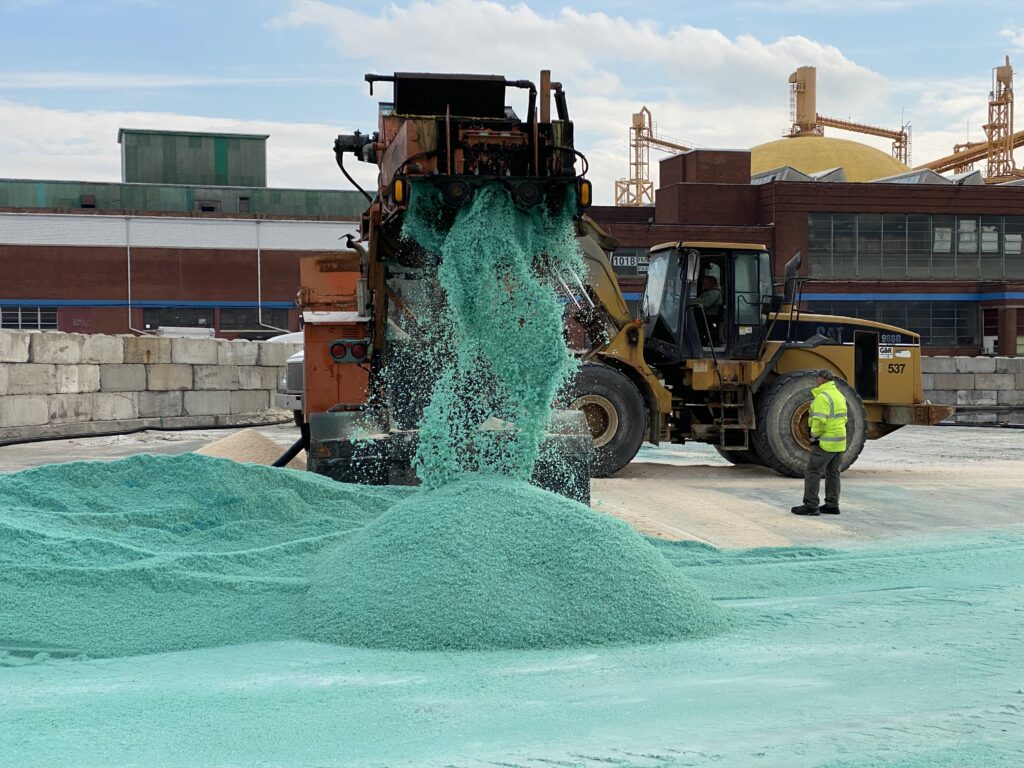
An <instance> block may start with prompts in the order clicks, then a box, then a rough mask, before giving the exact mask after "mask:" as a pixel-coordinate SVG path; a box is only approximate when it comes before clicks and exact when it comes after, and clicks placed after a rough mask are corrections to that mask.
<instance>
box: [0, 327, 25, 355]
mask: <svg viewBox="0 0 1024 768" xmlns="http://www.w3.org/2000/svg"><path fill="white" fill-rule="evenodd" d="M31 342H32V334H30V333H29V332H28V331H0V363H27V362H28V354H29V347H30V346H31Z"/></svg>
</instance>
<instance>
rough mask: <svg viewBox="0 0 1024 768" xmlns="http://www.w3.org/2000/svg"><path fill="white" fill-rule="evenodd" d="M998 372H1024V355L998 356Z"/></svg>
mask: <svg viewBox="0 0 1024 768" xmlns="http://www.w3.org/2000/svg"><path fill="white" fill-rule="evenodd" d="M996 373H1024V357H997V358H996Z"/></svg>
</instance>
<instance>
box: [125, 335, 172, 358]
mask: <svg viewBox="0 0 1024 768" xmlns="http://www.w3.org/2000/svg"><path fill="white" fill-rule="evenodd" d="M123 338H124V359H123V360H120V361H115V362H123V363H144V364H146V365H155V364H159V363H169V362H171V342H172V341H173V339H166V338H161V337H159V336H124V337H123Z"/></svg>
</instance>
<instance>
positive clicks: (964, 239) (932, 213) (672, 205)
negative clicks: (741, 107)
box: [591, 150, 1024, 355]
mask: <svg viewBox="0 0 1024 768" xmlns="http://www.w3.org/2000/svg"><path fill="white" fill-rule="evenodd" d="M750 167H751V163H750V153H749V152H747V151H722V150H693V151H691V152H686V153H683V154H681V155H676V156H674V157H671V158H668V159H666V160H663V161H662V162H661V187H660V189H658V190H657V195H656V202H655V205H654V206H653V207H643V208H615V207H611V206H596V207H594V208H593V209H592V210H591V215H592V216H593V218H594V219H595V220H596V221H597V222H598V223H600V224H601V225H602V226H603V227H604V228H605V229H607V230H608V231H609V232H610V233H611V234H612V235H613V236H614V237H616V238H617V239H618V240H619V243H620V248H619V249H618V250H617V251H616V252H615V254H614V255H613V261H614V263H615V267H616V271H617V272H618V274H619V280H620V283H621V285H622V287H623V291H624V293H626V295H627V299H629V300H633V301H635V300H637V299H639V296H640V293H641V292H642V290H643V285H644V281H645V263H646V260H645V256H644V251H645V249H646V248H649V247H650V246H652V245H655V244H658V243H663V242H667V241H672V240H683V241H685V240H692V241H699V240H703V241H718V242H743V243H763V244H764V245H766V246H767V247H768V248H769V249H771V251H772V253H773V254H774V259H775V272H776V275H777V276H781V274H782V266H783V264H784V263H785V262H786V261H787V260H788V259H789V258H790V257H791V256H792V255H793V254H794V253H796V252H797V251H799V252H801V253H802V254H803V266H802V269H801V273H802V274H803V275H804V276H806V277H807V278H808V279H809V281H808V282H807V283H806V285H805V287H804V294H803V298H804V306H805V307H806V308H808V309H810V310H815V311H824V312H830V313H834V314H843V315H853V316H857V317H862V318H868V319H872V320H880V321H883V322H887V323H892V324H894V325H899V326H902V327H906V328H909V329H911V330H914V331H916V332H918V333H920V334H921V337H922V342H923V344H924V346H925V347H926V351H927V352H929V353H931V354H979V353H982V352H990V353H998V354H1001V355H1013V354H1024V252H1022V239H1024V186H1022V185H1021V184H1020V183H1012V184H1001V185H996V186H988V185H984V184H982V183H981V180H980V177H979V176H978V175H977V174H969V175H965V176H963V177H960V178H954V179H949V178H946V177H941V176H938V175H937V174H934V173H931V172H926V173H925V172H909V173H904V174H901V175H898V176H894V177H889V178H883V179H879V180H877V181H873V182H869V183H846V182H845V181H842V180H840V181H835V179H843V174H842V172H841V169H839V168H837V169H830V170H829V171H826V172H823V173H820V174H816V175H815V176H809V175H807V174H803V173H800V172H799V171H796V170H795V169H793V168H779V169H774V170H773V171H771V172H768V173H764V174H761V175H759V176H755V177H754V178H753V179H752V178H751V176H750Z"/></svg>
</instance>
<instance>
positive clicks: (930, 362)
mask: <svg viewBox="0 0 1024 768" xmlns="http://www.w3.org/2000/svg"><path fill="white" fill-rule="evenodd" d="M921 370H922V371H924V372H925V373H956V358H955V357H928V356H926V355H922V356H921Z"/></svg>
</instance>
